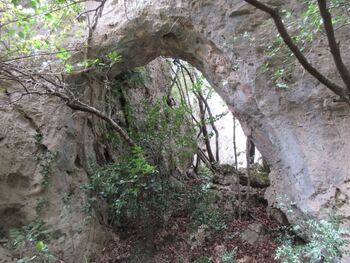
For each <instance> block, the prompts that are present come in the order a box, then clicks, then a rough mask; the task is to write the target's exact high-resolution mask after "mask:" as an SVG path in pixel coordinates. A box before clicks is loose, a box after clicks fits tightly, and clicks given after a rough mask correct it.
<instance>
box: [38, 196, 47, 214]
mask: <svg viewBox="0 0 350 263" xmlns="http://www.w3.org/2000/svg"><path fill="white" fill-rule="evenodd" d="M36 201H37V202H36V207H35V211H36V213H37V214H40V213H41V212H42V211H43V208H44V206H45V205H47V203H48V201H47V200H46V199H45V198H44V197H39V198H38V199H37V200H36Z"/></svg>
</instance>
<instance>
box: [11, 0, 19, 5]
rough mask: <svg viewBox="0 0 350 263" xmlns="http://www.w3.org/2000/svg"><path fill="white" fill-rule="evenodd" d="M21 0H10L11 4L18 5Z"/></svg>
mask: <svg viewBox="0 0 350 263" xmlns="http://www.w3.org/2000/svg"><path fill="white" fill-rule="evenodd" d="M20 1H21V0H11V4H13V5H18V4H19V2H20Z"/></svg>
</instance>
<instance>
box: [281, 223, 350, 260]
mask: <svg viewBox="0 0 350 263" xmlns="http://www.w3.org/2000/svg"><path fill="white" fill-rule="evenodd" d="M339 224H340V222H339V221H338V220H336V219H333V218H330V219H328V220H319V221H317V220H308V221H307V222H306V223H305V231H306V232H307V233H310V234H311V238H310V241H309V242H307V243H306V244H303V245H294V244H293V242H292V240H291V238H287V239H286V240H285V241H284V243H283V244H282V245H281V246H280V247H278V248H277V250H276V256H275V258H276V259H281V260H282V262H283V263H304V262H310V263H320V262H324V263H331V262H333V260H334V259H335V258H337V257H341V256H342V254H343V253H344V248H345V245H346V244H347V242H346V240H345V238H344V234H345V233H346V231H344V230H343V229H341V228H340V227H339ZM299 228H300V226H294V227H293V229H294V230H298V229H299Z"/></svg>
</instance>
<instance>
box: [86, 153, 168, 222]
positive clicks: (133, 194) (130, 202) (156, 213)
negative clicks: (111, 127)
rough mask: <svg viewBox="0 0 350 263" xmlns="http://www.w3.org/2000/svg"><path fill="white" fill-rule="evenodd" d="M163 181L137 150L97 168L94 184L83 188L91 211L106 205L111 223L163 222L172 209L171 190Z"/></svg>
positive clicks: (93, 177) (91, 183)
mask: <svg viewBox="0 0 350 263" xmlns="http://www.w3.org/2000/svg"><path fill="white" fill-rule="evenodd" d="M162 179H163V178H161V177H160V176H159V173H158V170H157V168H156V167H155V166H153V165H150V164H149V163H148V162H147V161H146V159H145V158H144V153H143V151H142V150H141V148H139V147H136V148H134V149H133V150H132V153H131V155H130V156H124V157H123V158H122V160H121V161H119V162H116V163H113V164H110V165H106V166H104V167H96V168H95V172H94V175H93V176H92V177H91V178H90V183H89V184H87V185H85V186H84V187H83V189H85V190H86V191H87V193H88V195H89V196H90V199H89V203H90V204H88V206H87V208H90V209H91V208H94V207H96V206H95V204H97V202H98V200H99V199H100V200H104V201H106V203H107V204H108V210H109V220H110V222H111V224H117V225H118V224H126V223H128V222H131V221H134V222H135V221H140V220H143V221H145V222H147V220H149V219H151V218H155V219H160V217H161V216H162V214H163V211H164V209H166V207H169V206H170V205H169V204H167V203H166V201H167V198H168V197H167V196H169V195H168V194H167V193H168V187H169V186H168V184H165V183H164V182H163V180H162Z"/></svg>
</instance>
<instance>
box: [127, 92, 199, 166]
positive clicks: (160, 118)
mask: <svg viewBox="0 0 350 263" xmlns="http://www.w3.org/2000/svg"><path fill="white" fill-rule="evenodd" d="M143 105H144V106H143V107H144V110H145V113H146V119H145V122H144V124H145V125H144V126H145V127H144V128H143V130H142V132H136V131H135V132H134V133H133V135H134V138H135V140H136V141H137V142H138V143H139V145H141V146H142V147H143V148H144V149H145V150H146V152H147V154H148V155H149V156H151V159H152V160H154V161H155V163H156V164H157V165H161V160H157V159H158V158H159V157H161V156H162V154H163V155H164V154H171V153H174V154H173V155H176V158H172V159H171V156H169V158H170V159H171V161H172V162H173V166H177V165H178V164H180V163H181V162H183V161H185V160H186V159H189V158H190V157H191V156H192V155H193V153H194V149H195V147H196V140H195V129H194V127H193V126H192V125H191V124H190V123H188V124H189V125H187V126H185V127H184V123H186V120H188V112H187V108H186V107H187V106H186V105H184V104H180V105H178V106H176V107H171V106H169V105H168V104H167V102H166V99H165V98H163V99H162V100H159V101H157V102H156V103H154V104H153V105H149V104H148V103H146V102H145V103H144V104H143Z"/></svg>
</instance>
